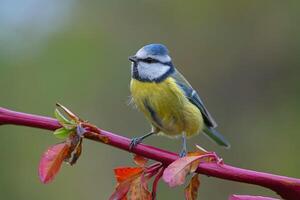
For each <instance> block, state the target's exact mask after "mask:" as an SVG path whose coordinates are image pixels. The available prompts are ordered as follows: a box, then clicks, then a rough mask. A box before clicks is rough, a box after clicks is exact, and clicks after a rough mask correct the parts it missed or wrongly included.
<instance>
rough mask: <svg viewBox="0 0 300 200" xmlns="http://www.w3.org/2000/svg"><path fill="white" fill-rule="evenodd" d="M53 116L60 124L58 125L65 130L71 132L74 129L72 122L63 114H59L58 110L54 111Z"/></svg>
mask: <svg viewBox="0 0 300 200" xmlns="http://www.w3.org/2000/svg"><path fill="white" fill-rule="evenodd" d="M54 115H55V118H56V119H57V120H58V122H59V123H60V125H62V126H63V127H65V128H66V129H69V130H71V129H74V128H75V127H76V124H75V123H74V122H72V121H70V120H68V119H67V118H66V117H65V116H64V115H63V114H61V112H59V110H58V109H55V112H54Z"/></svg>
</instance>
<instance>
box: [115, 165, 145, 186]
mask: <svg viewBox="0 0 300 200" xmlns="http://www.w3.org/2000/svg"><path fill="white" fill-rule="evenodd" d="M142 171H143V168H141V167H120V168H115V169H114V172H115V177H116V179H117V182H118V183H121V182H123V181H125V180H128V179H130V178H133V177H135V176H137V175H140V174H141V173H142Z"/></svg>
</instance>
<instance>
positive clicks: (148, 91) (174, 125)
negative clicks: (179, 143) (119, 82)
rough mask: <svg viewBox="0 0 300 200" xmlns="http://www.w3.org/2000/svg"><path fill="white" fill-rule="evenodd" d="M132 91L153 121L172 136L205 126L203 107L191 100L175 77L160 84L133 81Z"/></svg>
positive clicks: (154, 124)
mask: <svg viewBox="0 0 300 200" xmlns="http://www.w3.org/2000/svg"><path fill="white" fill-rule="evenodd" d="M130 89H131V94H132V98H133V101H134V102H135V104H136V105H137V107H138V108H139V109H140V110H141V111H142V112H143V113H144V114H145V115H146V118H147V119H148V120H149V121H150V122H151V124H152V125H153V126H154V127H156V128H158V129H160V130H161V131H162V132H163V133H164V134H166V135H169V136H176V135H180V134H182V133H183V132H185V133H186V134H187V136H192V135H194V134H196V133H198V132H199V131H200V130H201V129H202V128H203V119H202V115H201V112H200V111H199V109H198V108H197V107H196V106H195V105H193V104H192V103H190V101H189V100H188V99H187V98H186V97H185V95H184V93H183V91H182V90H181V89H180V88H179V87H178V86H177V84H176V82H175V80H174V79H173V78H171V77H169V78H167V79H165V80H164V81H162V82H160V83H155V82H141V81H138V80H135V79H132V80H131V85H130Z"/></svg>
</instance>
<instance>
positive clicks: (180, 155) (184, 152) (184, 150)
mask: <svg viewBox="0 0 300 200" xmlns="http://www.w3.org/2000/svg"><path fill="white" fill-rule="evenodd" d="M186 155H187V151H186V149H182V150H181V151H180V153H179V157H180V158H183V157H185V156H186Z"/></svg>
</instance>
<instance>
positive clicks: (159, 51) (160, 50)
mask: <svg viewBox="0 0 300 200" xmlns="http://www.w3.org/2000/svg"><path fill="white" fill-rule="evenodd" d="M142 49H143V50H144V51H145V52H147V53H148V54H151V55H161V56H164V55H168V54H169V51H168V49H167V47H166V46H165V45H162V44H148V45H146V46H144V47H143V48H142Z"/></svg>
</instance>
